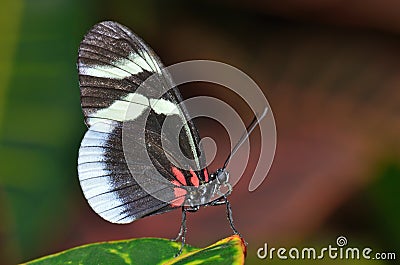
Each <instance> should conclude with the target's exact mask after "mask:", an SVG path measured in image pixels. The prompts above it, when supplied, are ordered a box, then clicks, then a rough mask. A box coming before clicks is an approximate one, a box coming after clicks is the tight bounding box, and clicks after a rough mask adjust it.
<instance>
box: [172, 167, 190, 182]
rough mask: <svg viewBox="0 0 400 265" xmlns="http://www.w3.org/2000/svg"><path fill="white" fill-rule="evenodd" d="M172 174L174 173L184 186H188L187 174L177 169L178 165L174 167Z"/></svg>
mask: <svg viewBox="0 0 400 265" xmlns="http://www.w3.org/2000/svg"><path fill="white" fill-rule="evenodd" d="M172 174H174V176H175V178H176V179H177V180H178V181H179V182H180V183H181V184H182V185H184V186H187V183H186V179H185V176H184V175H183V173H182V172H181V171H180V170H179V169H177V168H176V167H172Z"/></svg>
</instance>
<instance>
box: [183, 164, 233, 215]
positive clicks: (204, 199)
mask: <svg viewBox="0 0 400 265" xmlns="http://www.w3.org/2000/svg"><path fill="white" fill-rule="evenodd" d="M228 181H229V172H227V171H226V170H225V169H218V170H217V171H216V172H215V173H213V174H211V175H210V181H209V182H206V183H203V184H201V185H199V186H198V187H193V186H187V187H185V189H186V191H187V194H186V198H185V206H189V207H191V208H193V209H198V208H199V206H206V205H210V204H211V203H212V202H213V201H218V200H220V199H221V198H223V197H226V196H228V195H229V194H230V193H231V191H232V187H231V185H230V184H229V182H228Z"/></svg>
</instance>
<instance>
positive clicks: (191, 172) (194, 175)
mask: <svg viewBox="0 0 400 265" xmlns="http://www.w3.org/2000/svg"><path fill="white" fill-rule="evenodd" d="M190 174H192V177H191V178H190V182H191V183H192V184H193V185H194V186H195V187H198V186H199V185H200V181H199V178H198V177H197V175H196V173H195V172H194V171H193V169H190Z"/></svg>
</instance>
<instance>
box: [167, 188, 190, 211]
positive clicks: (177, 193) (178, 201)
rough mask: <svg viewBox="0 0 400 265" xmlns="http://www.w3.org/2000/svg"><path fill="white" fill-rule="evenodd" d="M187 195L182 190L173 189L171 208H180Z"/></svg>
mask: <svg viewBox="0 0 400 265" xmlns="http://www.w3.org/2000/svg"><path fill="white" fill-rule="evenodd" d="M186 194H187V191H186V190H185V189H182V188H174V195H175V198H176V199H174V200H172V201H171V206H172V207H179V206H181V205H182V204H183V203H184V201H185V195H186Z"/></svg>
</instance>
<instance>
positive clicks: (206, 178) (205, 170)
mask: <svg viewBox="0 0 400 265" xmlns="http://www.w3.org/2000/svg"><path fill="white" fill-rule="evenodd" d="M203 172H204V181H205V182H208V171H207V168H205V169H204V170H203Z"/></svg>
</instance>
